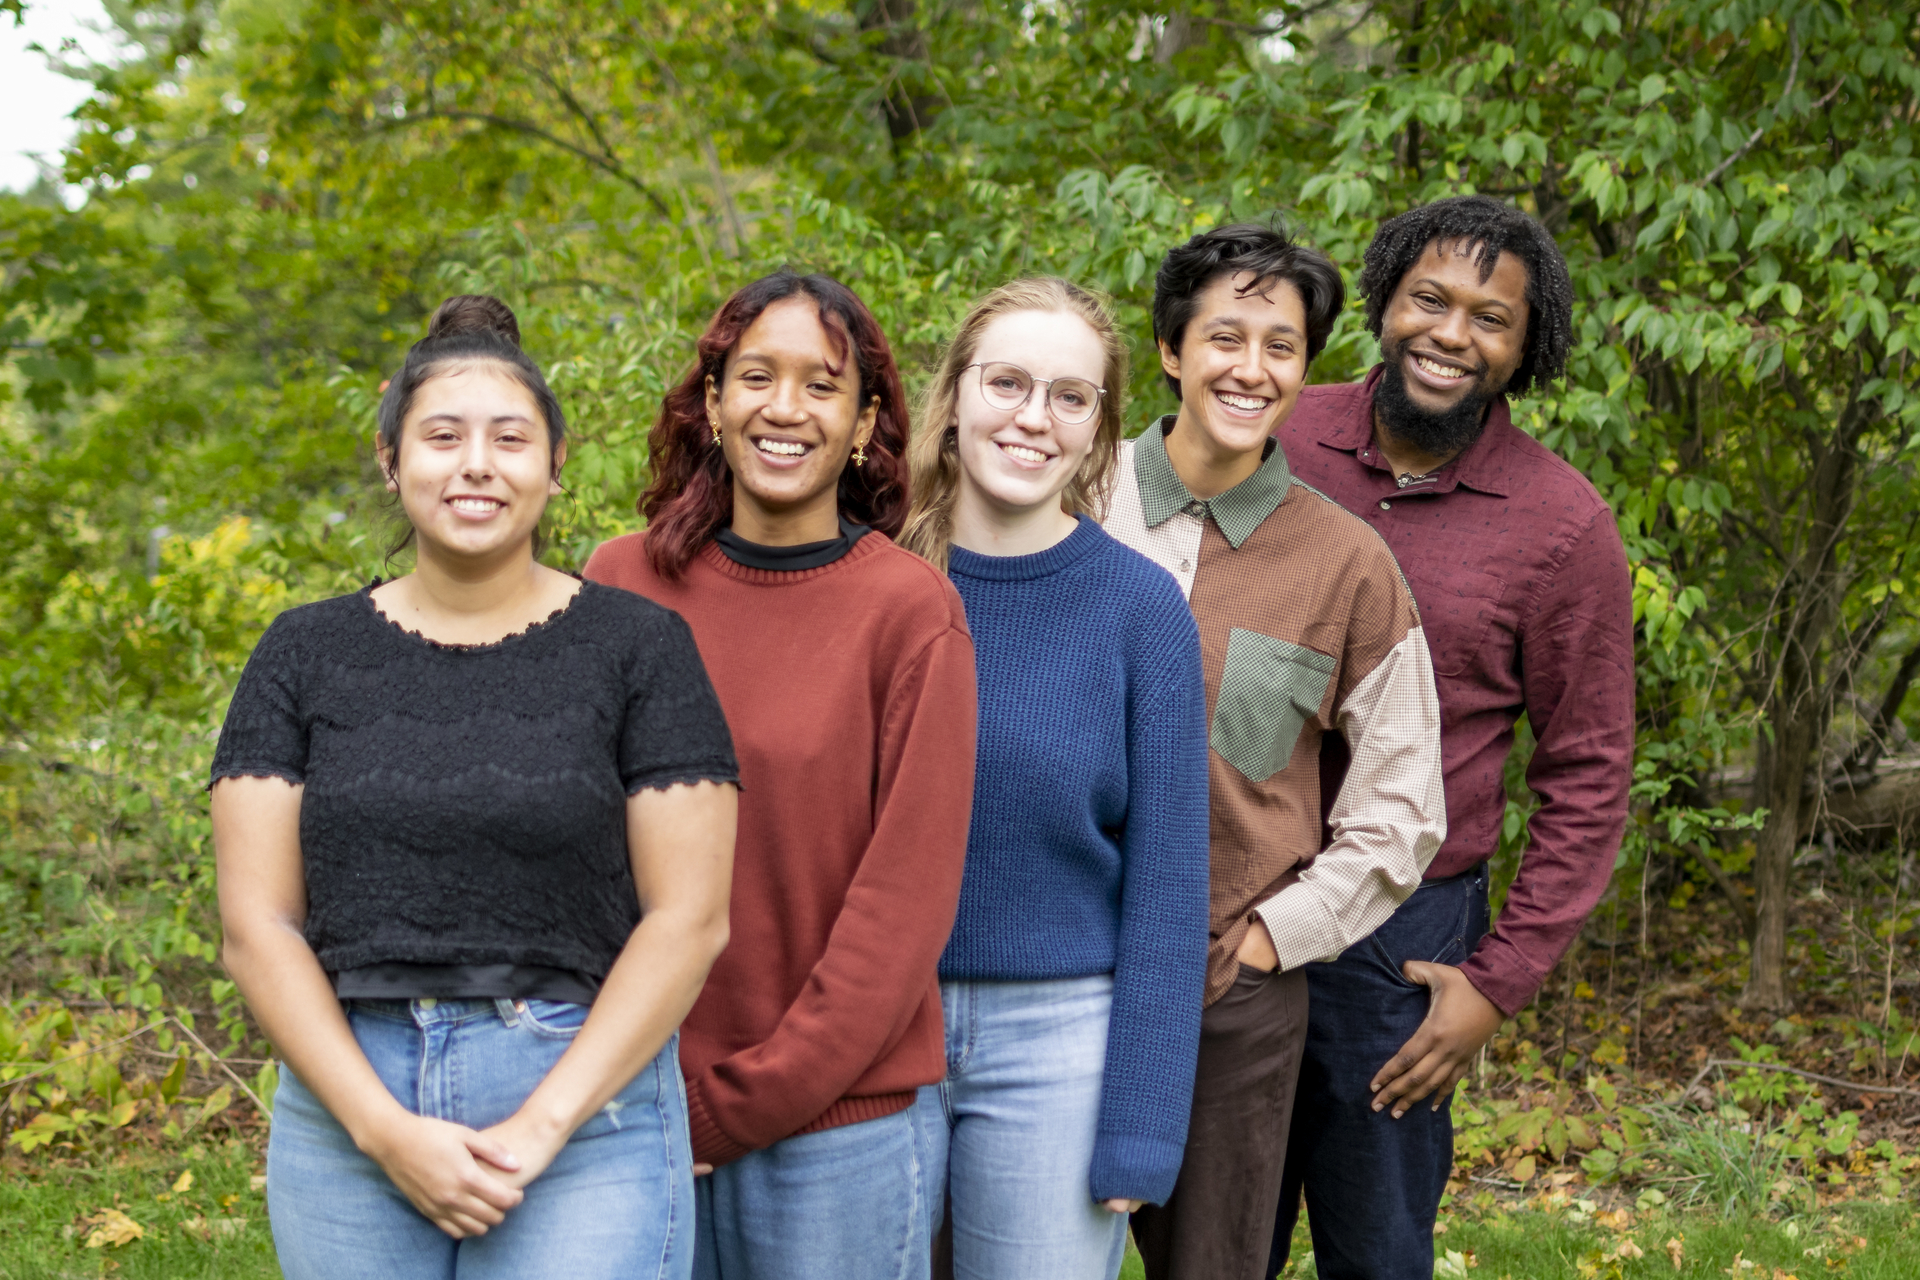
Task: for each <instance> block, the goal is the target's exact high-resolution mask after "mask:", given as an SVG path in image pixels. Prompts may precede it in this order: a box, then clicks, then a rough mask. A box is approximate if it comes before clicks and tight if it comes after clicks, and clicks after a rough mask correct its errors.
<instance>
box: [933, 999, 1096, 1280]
mask: <svg viewBox="0 0 1920 1280" xmlns="http://www.w3.org/2000/svg"><path fill="white" fill-rule="evenodd" d="M940 1003H941V1009H942V1012H944V1013H945V1015H946V1031H947V1078H946V1080H945V1081H944V1082H942V1083H940V1084H936V1085H928V1086H927V1087H926V1088H924V1089H922V1090H921V1091H920V1101H919V1104H918V1105H917V1106H916V1107H915V1108H914V1116H915V1118H916V1120H917V1122H918V1127H919V1130H920V1136H921V1143H922V1148H923V1150H924V1152H925V1155H924V1157H923V1161H924V1163H925V1164H926V1166H927V1169H928V1170H929V1184H928V1188H927V1193H926V1194H927V1199H928V1202H929V1203H930V1204H931V1205H932V1208H933V1215H934V1226H935V1228H936V1230H937V1228H938V1226H939V1221H940V1215H941V1212H942V1206H943V1204H944V1203H945V1202H946V1201H947V1198H948V1196H949V1195H950V1196H951V1197H952V1213H953V1274H954V1277H955V1280H1113V1277H1115V1276H1117V1275H1119V1274H1120V1262H1121V1259H1122V1258H1123V1257H1124V1256H1125V1255H1126V1249H1127V1215H1125V1214H1124V1213H1111V1212H1109V1211H1108V1210H1107V1209H1105V1208H1103V1207H1102V1206H1101V1205H1099V1204H1097V1203H1096V1202H1095V1201H1094V1199H1093V1192H1092V1190H1091V1189H1090V1188H1089V1186H1088V1178H1089V1175H1090V1174H1091V1172H1092V1167H1093V1141H1094V1133H1095V1128H1096V1126H1097V1125H1098V1123H1099V1119H1100V1084H1101V1080H1102V1078H1103V1077H1104V1076H1105V1074H1106V1062H1107V1017H1108V1014H1109V1013H1110V1011H1111V1010H1112V1007H1113V978H1112V976H1111V975H1102V976H1099V977H1092V978H1062V979H1056V980H1051V981H1045V982H943V983H941V984H940Z"/></svg>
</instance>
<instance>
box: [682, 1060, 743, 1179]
mask: <svg viewBox="0 0 1920 1280" xmlns="http://www.w3.org/2000/svg"><path fill="white" fill-rule="evenodd" d="M687 1130H688V1132H689V1134H690V1135H691V1136H692V1138H693V1158H694V1159H695V1160H696V1161H698V1162H699V1163H701V1164H710V1165H712V1166H713V1167H714V1168H716V1169H718V1168H719V1167H720V1166H721V1165H723V1164H731V1163H733V1162H734V1161H735V1160H738V1159H739V1158H740V1157H741V1156H743V1155H746V1154H747V1152H749V1151H751V1150H753V1148H752V1147H749V1146H748V1145H746V1144H745V1143H744V1142H735V1141H734V1140H733V1139H732V1138H730V1137H728V1136H727V1135H726V1134H725V1133H724V1132H722V1130H721V1128H720V1124H719V1122H718V1121H716V1120H715V1119H714V1118H713V1113H712V1112H711V1111H709V1110H707V1095H706V1091H705V1090H704V1089H702V1088H701V1082H700V1081H699V1080H698V1079H693V1080H689V1081H687Z"/></svg>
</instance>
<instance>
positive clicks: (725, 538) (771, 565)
mask: <svg viewBox="0 0 1920 1280" xmlns="http://www.w3.org/2000/svg"><path fill="white" fill-rule="evenodd" d="M871 532H873V530H872V529H870V528H869V527H868V526H866V525H864V524H855V523H854V522H853V521H851V520H849V519H847V518H846V517H845V516H841V517H840V536H839V537H837V538H828V539H826V540H825V541H824V542H802V543H799V544H798V545H796V546H791V547H769V546H766V545H764V544H763V543H758V542H748V541H747V540H746V539H745V538H743V537H741V536H740V535H739V534H737V533H735V532H734V531H733V530H732V529H721V530H720V531H718V532H717V533H715V534H714V535H713V541H714V545H715V546H717V547H719V548H720V554H721V555H723V556H725V557H726V558H727V559H729V560H731V561H733V562H734V563H735V564H738V565H745V566H746V567H747V568H749V569H771V570H773V571H774V572H776V573H778V572H781V571H786V572H789V573H791V572H796V571H798V570H801V569H818V568H821V567H823V566H825V565H830V564H832V563H833V562H834V561H835V560H838V559H840V557H842V556H844V555H846V554H847V552H849V551H851V550H853V544H854V543H856V542H858V541H860V539H862V538H864V537H865V536H866V535H867V534H869V533H871Z"/></svg>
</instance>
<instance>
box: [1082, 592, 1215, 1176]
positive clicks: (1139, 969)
mask: <svg viewBox="0 0 1920 1280" xmlns="http://www.w3.org/2000/svg"><path fill="white" fill-rule="evenodd" d="M1168 595H1169V597H1170V603H1171V604H1172V605H1173V606H1175V608H1177V613H1174V614H1172V616H1171V617H1170V618H1169V623H1170V624H1171V625H1169V626H1167V627H1164V628H1162V629H1160V630H1159V631H1158V632H1157V633H1156V634H1155V635H1154V636H1153V637H1152V638H1153V640H1154V642H1155V643H1154V644H1153V645H1152V646H1151V650H1150V652H1148V653H1146V654H1144V655H1143V657H1142V660H1141V661H1140V662H1139V663H1138V664H1137V665H1138V667H1139V669H1140V672H1139V673H1140V676H1141V680H1140V689H1139V696H1138V698H1137V700H1135V702H1134V705H1133V706H1132V708H1131V709H1130V712H1129V715H1128V725H1127V821H1126V830H1125V832H1124V834H1123V835H1122V837H1121V857H1122V867H1121V877H1122V879H1121V888H1120V929H1119V934H1118V937H1117V939H1116V945H1115V955H1114V975H1113V1010H1112V1015H1111V1020H1110V1021H1109V1023H1108V1029H1107V1057H1106V1075H1105V1078H1104V1080H1103V1082H1102V1086H1101V1095H1100V1119H1099V1127H1098V1131H1097V1133H1096V1135H1095V1138H1094V1147H1093V1165H1092V1170H1091V1175H1090V1190H1091V1192H1092V1195H1093V1198H1094V1199H1095V1200H1096V1201H1098V1200H1108V1199H1113V1198H1122V1199H1129V1200H1146V1201H1149V1202H1151V1203H1153V1204H1165V1203H1166V1201H1167V1198H1168V1197H1169V1196H1170V1195H1172V1194H1173V1183H1174V1179H1175V1177H1176V1176H1177V1175H1178V1174H1179V1172H1180V1161H1181V1157H1182V1155H1183V1153H1184V1152H1185V1149H1186V1143H1187V1118H1188V1114H1189V1112H1190V1111H1191V1110H1192V1105H1193V1073H1194V1062H1195V1059H1196V1056H1197V1055H1198V1053H1199V1046H1200V1006H1201V1001H1202V996H1203V993H1204V988H1205V985H1206V973H1207V874H1208V865H1207V855H1208V808H1207V692H1206V686H1205V682H1204V680H1203V678H1202V676H1201V667H1200V636H1199V632H1198V631H1197V630H1196V629H1195V627H1194V622H1193V615H1192V613H1191V612H1189V611H1188V609H1187V608H1186V606H1185V602H1184V601H1182V600H1180V599H1178V598H1176V597H1172V592H1169V593H1168Z"/></svg>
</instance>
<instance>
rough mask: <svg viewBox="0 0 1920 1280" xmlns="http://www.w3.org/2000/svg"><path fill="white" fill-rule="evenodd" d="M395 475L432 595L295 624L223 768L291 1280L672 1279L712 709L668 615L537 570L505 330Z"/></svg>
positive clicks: (549, 437)
mask: <svg viewBox="0 0 1920 1280" xmlns="http://www.w3.org/2000/svg"><path fill="white" fill-rule="evenodd" d="M376 444H377V446H378V449H379V455H380V462H381V466H382V469H383V470H384V471H385V472H386V475H387V487H388V488H389V489H390V490H392V491H394V492H395V493H397V494H398V495H399V498H400V502H401V504H402V506H403V507H404V509H405V511H406V514H407V517H408V519H409V521H410V522H411V524H412V526H413V538H414V540H415V541H416V543H417V547H418V559H417V563H416V568H415V570H414V572H412V573H410V574H408V575H406V576H405V577H402V578H398V579H396V580H394V581H392V582H387V583H384V584H376V585H375V586H373V587H370V588H368V589H367V590H364V591H360V592H357V593H355V594H353V595H350V596H341V597H338V598H336V599H332V600H324V601H321V602H319V603H317V604H311V605H305V606H303V607H301V608H297V609H291V610H288V611H287V612H286V613H284V614H282V615H281V616H280V617H279V618H278V619H276V620H275V622H274V624H273V625H272V627H270V628H269V629H268V631H267V634H266V635H265V636H264V637H263V638H262V640H261V642H260V645H259V647H258V648H257V649H256V650H255V652H254V655H253V657H252V659H251V660H250V661H249V662H248V664H247V669H246V673H245V674H244V675H243V676H242V677H241V681H240V685H239V688H238V689H237V690H236V691H235V694H234V698H233V705H232V707H231V708H230V710H229V711H228V713H227V720H226V724H225V727H224V728H223V729H222V731H221V736H220V745H219V748H218V750H217V751H216V753H215V757H214V764H213V778H214V783H213V823H214V840H215V845H216V848H217V852H218V858H219V877H220V906H221V918H222V923H223V925H224V927H225V933H226V943H225V959H226V963H227V967H228V969H229V970H230V971H231V973H232V974H233V977H234V980H235V981H236V982H237V983H238V984H239V986H240V990H241V992H242V993H243V994H244V995H245V996H246V998H247V1001H248V1004H249V1005H250V1006H251V1007H252V1009H253V1011H254V1013H255V1015H256V1016H257V1017H258V1018H259V1020H260V1023H261V1025H262V1026H263V1027H264V1028H265V1029H266V1031H267V1034H268V1035H269V1036H271V1037H272V1039H273V1041H274V1044H275V1045H276V1047H277V1048H278V1050H279V1052H280V1055H281V1057H282V1058H283V1059H284V1062H285V1070H284V1071H283V1074H282V1078H281V1085H280V1090H279V1093H278V1095H277V1097H276V1100H275V1110H274V1124H273V1135H272V1138H271V1140H270V1143H269V1146H268V1153H267V1195H268V1210H269V1214H270V1216H271V1218H272V1222H273V1232H274V1242H275V1246H276V1248H277V1250H278V1252H279V1255H280V1264H281V1267H282V1269H283V1270H284V1271H285V1273H286V1274H287V1276H288V1277H290V1280H306V1278H308V1277H312V1278H316V1280H317V1278H319V1277H325V1278H326V1280H340V1278H341V1277H357V1276H364V1277H368V1280H372V1278H374V1277H389V1276H396V1275H429V1274H431V1275H452V1274H454V1273H455V1272H456V1271H457V1272H458V1274H459V1275H461V1276H462V1277H469V1276H481V1275H488V1276H492V1275H498V1276H503V1277H505V1276H512V1277H518V1278H525V1277H544V1276H553V1277H565V1278H566V1280H591V1278H592V1277H601V1276H604V1277H609V1278H611V1277H615V1276H618V1277H622V1278H623V1280H624V1278H625V1277H632V1276H643V1275H644V1276H650V1277H651V1276H659V1277H669V1276H672V1277H684V1276H687V1275H688V1274H690V1270H691V1253H690V1246H689V1242H690V1240H691V1238H692V1236H691V1232H690V1230H689V1229H688V1222H689V1218H690V1216H691V1213H692V1205H693V1199H692V1188H693V1183H692V1173H691V1167H692V1155H691V1152H690V1149H689V1147H688V1140H687V1117H686V1104H685V1101H684V1092H683V1089H682V1085H681V1080H680V1074H679V1066H678V1062H677V1059H676V1054H675V1046H676V1038H675V1028H676V1027H677V1026H678V1025H679V1023H680V1021H681V1019H682V1018H683V1017H684V1015H685V1014H686V1012H687V1010H688V1008H689V1007H690V1006H691V1005H692V1003H693V1000H694V997H695V996H696V995H697V994H698V993H699V990H700V987H701V984H702V983H703V982H704V981H705V978H706V974H707V970H708V968H709V966H710V965H711V964H712V962H713V960H714V958H715V957H716V956H717V955H718V954H719V952H720V949H721V948H722V947H723V946H724V945H725V943H726V936H727V899H728V887H729V879H730V875H731V867H732V857H733V837H734V820H735V786H734V784H735V783H736V782H737V779H738V776H739V775H738V769H737V766H736V764H735V761H734V755H733V748H732V744H731V741H730V739H729V736H728V733H727V726H726V723H725V721H724V719H723V718H722V716H721V713H720V707H719V703H718V701H717V700H716V698H715V697H714V693H713V689H712V686H711V685H710V684H709V683H708V681H707V676H706V671H705V669H704V668H703V667H702V665H701V662H700V657H699V653H698V651H697V650H696V649H695V647H694V643H693V639H692V637H691V635H690V634H689V632H688V630H687V627H686V624H685V623H683V622H682V621H681V620H680V619H679V617H678V616H677V615H675V614H673V613H671V612H669V611H668V610H666V609H663V608H661V607H659V606H658V605H655V604H652V603H650V602H648V601H646V600H643V599H641V598H640V597H638V596H635V595H631V594H629V593H627V592H624V591H620V590H617V589H614V588H611V587H605V586H600V585H598V584H594V583H586V584H582V583H581V582H579V581H578V580H577V579H574V578H570V577H568V576H566V575H564V574H561V573H557V572H555V571H553V570H551V569H547V568H545V567H543V566H541V565H540V564H539V563H538V562H537V561H535V560H534V558H533V539H534V534H535V530H536V528H537V526H538V524H539V521H540V516H541V513H542V511H543V510H544V508H545V506H546V502H547V499H548V497H549V495H550V494H552V493H555V492H558V491H559V484H558V476H559V470H560V466H561V463H562V462H563V461H564V459H565V452H566V448H565V425H564V422H563V419H562V416H561V413H560V407H559V405H558V403H557V402H556V401H555V400H554V397H553V394H552V392H550V391H549V390H548V389H547V386H546V383H545V381H544V380H543V379H542V378H541V376H540V372H539V370H538V368H537V367H536V366H535V365H534V364H533V362H532V361H531V360H530V359H528V358H527V357H526V355H525V354H523V353H522V352H521V351H520V348H519V333H518V329H517V326H516V325H515V323H514V320H513V314H512V312H510V311H508V310H507V308H506V306H505V305H504V304H502V303H500V302H498V301H497V300H495V299H492V298H480V297H463V298H453V299H449V300H448V301H447V302H446V303H444V304H442V306H441V307H440V309H439V310H438V311H437V312H436V313H435V314H434V318H433V321H432V324H431V327H430V330H429V333H428V336H427V338H426V339H425V340H423V341H422V342H420V343H417V344H415V346H414V348H413V350H412V351H411V352H410V353H409V354H408V357H407V362H406V365H405V367H404V368H403V369H402V370H401V372H400V373H399V374H398V375H397V376H396V377H395V378H394V379H393V381H392V383H391V384H390V386H389V387H388V389H387V392H386V397H385V399H384V400H383V401H382V403H381V407H380V430H379V434H378V436H377V438H376Z"/></svg>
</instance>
